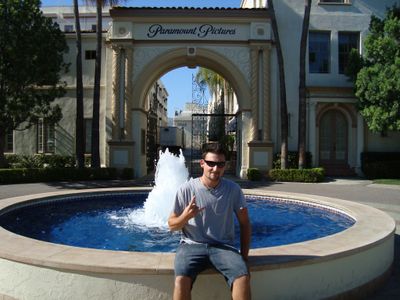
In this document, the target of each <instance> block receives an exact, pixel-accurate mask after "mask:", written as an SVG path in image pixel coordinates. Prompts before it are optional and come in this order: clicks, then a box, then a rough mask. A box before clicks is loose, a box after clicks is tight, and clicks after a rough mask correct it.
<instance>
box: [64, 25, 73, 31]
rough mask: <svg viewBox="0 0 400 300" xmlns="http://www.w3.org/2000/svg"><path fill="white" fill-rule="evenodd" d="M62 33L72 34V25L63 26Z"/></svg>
mask: <svg viewBox="0 0 400 300" xmlns="http://www.w3.org/2000/svg"><path fill="white" fill-rule="evenodd" d="M64 31H65V32H73V31H74V25H64Z"/></svg>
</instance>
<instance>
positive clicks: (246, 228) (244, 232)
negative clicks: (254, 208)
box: [236, 207, 251, 261]
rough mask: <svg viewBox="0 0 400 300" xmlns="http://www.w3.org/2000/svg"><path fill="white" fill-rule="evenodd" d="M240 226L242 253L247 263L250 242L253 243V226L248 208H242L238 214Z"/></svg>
mask: <svg viewBox="0 0 400 300" xmlns="http://www.w3.org/2000/svg"><path fill="white" fill-rule="evenodd" d="M236 216H237V218H238V221H239V225H240V253H241V254H242V257H243V259H244V260H245V261H247V260H248V257H249V250H250V241H251V224H250V219H249V213H248V211H247V208H246V207H244V208H241V209H240V210H239V212H238V213H237V214H236Z"/></svg>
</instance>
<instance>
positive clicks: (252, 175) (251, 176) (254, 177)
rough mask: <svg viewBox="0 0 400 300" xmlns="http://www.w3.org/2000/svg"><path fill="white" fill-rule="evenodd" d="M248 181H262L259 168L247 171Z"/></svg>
mask: <svg viewBox="0 0 400 300" xmlns="http://www.w3.org/2000/svg"><path fill="white" fill-rule="evenodd" d="M247 179H248V180H251V181H258V180H261V179H262V174H261V172H260V170H259V169H257V168H249V169H247Z"/></svg>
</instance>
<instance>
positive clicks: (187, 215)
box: [168, 196, 204, 230]
mask: <svg viewBox="0 0 400 300" xmlns="http://www.w3.org/2000/svg"><path fill="white" fill-rule="evenodd" d="M203 210H204V207H202V208H199V207H198V206H197V204H196V196H193V197H192V200H190V202H189V204H188V205H187V206H186V207H185V209H184V210H183V212H182V213H181V215H179V216H178V215H176V214H175V213H172V214H171V215H170V216H169V219H168V226H169V229H170V230H180V229H182V228H183V226H185V224H186V223H187V222H188V221H189V220H190V219H191V218H194V217H195V216H196V215H197V214H198V213H200V212H201V211H203Z"/></svg>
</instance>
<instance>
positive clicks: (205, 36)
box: [133, 23, 249, 40]
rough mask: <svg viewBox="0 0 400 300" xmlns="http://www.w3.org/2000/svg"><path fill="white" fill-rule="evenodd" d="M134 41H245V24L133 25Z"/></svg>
mask: <svg viewBox="0 0 400 300" xmlns="http://www.w3.org/2000/svg"><path fill="white" fill-rule="evenodd" d="M133 37H134V39H136V40H247V39H248V37H249V26H248V25H246V24H208V23H207V24H159V23H152V24H143V23H142V24H135V25H134V27H133Z"/></svg>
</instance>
